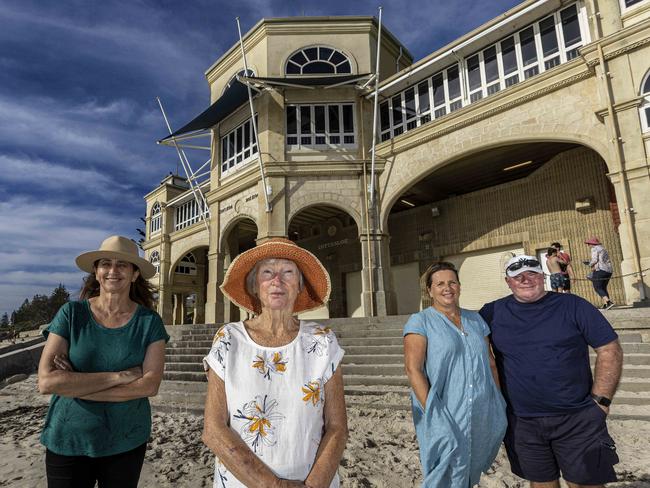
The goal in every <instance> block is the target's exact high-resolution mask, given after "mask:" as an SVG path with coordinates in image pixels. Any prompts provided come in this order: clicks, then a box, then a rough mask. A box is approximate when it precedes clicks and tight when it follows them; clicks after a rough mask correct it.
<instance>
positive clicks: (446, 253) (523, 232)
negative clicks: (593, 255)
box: [387, 142, 624, 312]
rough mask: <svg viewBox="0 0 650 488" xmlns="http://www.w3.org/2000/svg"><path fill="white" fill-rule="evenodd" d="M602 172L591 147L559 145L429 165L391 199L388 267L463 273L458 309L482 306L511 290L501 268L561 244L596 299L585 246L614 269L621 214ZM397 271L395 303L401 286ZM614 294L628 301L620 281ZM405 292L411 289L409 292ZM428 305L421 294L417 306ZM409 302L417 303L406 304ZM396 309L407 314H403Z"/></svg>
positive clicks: (578, 284)
mask: <svg viewBox="0 0 650 488" xmlns="http://www.w3.org/2000/svg"><path fill="white" fill-rule="evenodd" d="M606 175H607V168H606V165H605V163H604V161H603V160H602V158H601V157H600V156H599V155H598V154H597V153H596V152H595V151H593V150H591V149H589V148H586V147H584V146H580V145H577V144H568V143H561V142H543V143H522V144H514V145H508V146H501V147H496V148H490V149H487V150H485V151H481V152H477V153H474V154H472V155H470V156H466V157H464V158H463V159H461V160H456V161H453V162H450V163H448V164H446V165H444V166H442V167H439V168H438V169H436V170H434V171H432V172H431V173H430V174H429V175H427V176H425V177H424V178H423V179H421V180H420V181H418V182H416V183H415V184H413V185H412V186H411V187H410V188H408V189H406V190H405V191H404V192H402V194H401V195H400V196H399V197H398V198H396V199H395V202H394V204H393V206H392V208H391V212H390V214H389V216H388V219H387V220H388V221H387V224H388V225H387V227H388V231H389V233H390V235H391V265H392V267H393V268H394V267H396V266H408V267H410V268H409V274H408V277H407V279H408V280H409V282H412V281H413V280H415V279H416V278H415V275H416V270H417V274H418V276H421V274H422V273H423V272H424V270H425V269H426V267H427V266H428V265H429V264H431V262H434V261H438V260H446V261H451V262H453V263H454V264H455V265H456V266H457V267H458V269H459V271H460V279H461V283H462V287H463V288H462V294H461V305H462V306H463V307H465V308H469V309H478V308H480V306H482V305H483V304H484V303H486V302H488V301H491V300H494V299H497V298H500V297H501V296H504V295H507V294H508V293H509V290H508V288H507V287H506V285H505V283H504V280H503V264H504V263H505V260H507V259H508V258H509V256H511V255H512V253H515V254H522V253H526V254H533V255H537V256H538V257H540V259H544V258H545V254H546V249H547V248H548V247H549V245H550V244H551V243H552V242H555V241H559V242H560V243H561V244H562V245H563V246H564V249H565V250H566V251H568V252H569V253H570V254H571V256H572V258H573V263H572V264H573V268H574V271H575V274H576V278H579V279H578V280H575V281H574V287H573V291H574V292H575V293H577V294H579V295H581V296H583V297H584V298H586V299H588V300H590V301H592V302H593V303H594V304H597V303H598V300H597V297H596V295H595V293H594V292H593V290H592V287H591V283H590V282H589V281H588V280H586V274H587V273H588V272H589V269H588V267H587V266H585V265H583V264H582V263H581V262H582V261H584V260H588V259H589V248H588V246H586V245H585V244H584V243H583V242H584V240H585V239H586V238H587V237H589V236H591V235H597V236H598V237H599V238H600V239H601V241H603V242H604V243H605V245H606V246H607V248H608V249H609V251H610V255H611V257H612V260H613V262H614V265H615V274H619V275H620V266H619V264H620V262H621V260H622V252H621V246H620V240H619V236H618V225H619V219H618V211H617V207H616V201H615V197H614V192H613V188H612V185H611V183H610V182H609V180H608V178H607V176H606ZM393 274H394V286H395V290H396V293H397V295H398V304H399V303H400V302H401V301H403V297H402V296H401V294H402V293H403V292H402V290H404V289H405V286H404V283H403V282H402V281H400V280H399V278H398V277H396V276H395V272H393ZM610 292H611V296H612V297H615V298H614V300H616V301H618V303H624V296H623V287H622V283H621V281H620V280H613V281H612V282H611V284H610ZM409 293H411V292H409ZM428 304H429V302H428V299H427V297H426V296H423V300H422V306H427V305H428ZM410 306H411V307H412V308H414V307H415V304H411V305H410ZM400 312H408V311H407V310H401V311H400Z"/></svg>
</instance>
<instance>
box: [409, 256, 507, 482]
mask: <svg viewBox="0 0 650 488" xmlns="http://www.w3.org/2000/svg"><path fill="white" fill-rule="evenodd" d="M424 281H425V284H426V289H427V292H428V294H429V296H430V297H431V299H432V306H431V307H429V308H427V309H425V310H423V311H421V312H420V313H416V314H413V315H411V317H410V318H409V320H408V322H407V323H406V325H405V326H404V361H405V365H406V372H407V374H408V377H409V382H410V383H411V388H412V390H413V391H412V395H411V400H412V404H413V422H414V423H415V431H416V434H417V438H418V444H419V446H420V461H421V463H422V477H423V483H422V486H424V487H428V488H437V487H442V486H444V487H445V488H468V487H471V486H474V485H476V484H478V482H479V480H480V478H481V473H482V472H485V471H486V470H487V469H488V468H489V467H490V465H491V464H492V462H493V461H494V458H495V457H496V455H497V452H498V450H499V446H500V445H501V440H502V439H503V436H504V434H505V430H506V416H505V401H504V400H503V397H502V396H501V393H500V391H499V388H498V376H497V372H496V366H495V363H494V357H493V355H492V352H491V349H490V344H489V341H488V338H487V336H488V335H489V334H490V331H489V329H488V326H487V324H486V323H485V322H484V321H483V319H482V318H481V316H480V315H479V314H478V313H476V312H472V311H469V310H464V309H461V308H460V307H459V305H458V299H459V296H460V282H459V280H458V272H457V271H456V269H455V268H454V266H453V265H452V264H451V263H444V262H442V263H436V264H434V265H432V266H431V267H430V268H429V269H428V270H427V272H426V273H425V276H424Z"/></svg>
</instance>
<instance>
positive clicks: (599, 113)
mask: <svg viewBox="0 0 650 488" xmlns="http://www.w3.org/2000/svg"><path fill="white" fill-rule="evenodd" d="M644 99H645V98H644V97H634V98H631V99H629V100H625V101H624V102H619V103H617V104H615V105H613V106H612V107H613V108H614V112H616V113H618V112H624V111H626V110H630V109H632V110H635V111H636V110H638V109H639V106H640V105H641V104H642V103H643V101H644ZM594 113H595V114H596V117H598V119H599V120H601V121H602V120H604V119H605V117H607V116H608V115H609V110H607V109H606V108H601V109H599V110H596V112H594Z"/></svg>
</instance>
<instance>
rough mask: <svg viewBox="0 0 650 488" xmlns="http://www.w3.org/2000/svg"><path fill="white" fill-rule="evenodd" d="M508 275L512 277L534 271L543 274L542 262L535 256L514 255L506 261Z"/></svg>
mask: <svg viewBox="0 0 650 488" xmlns="http://www.w3.org/2000/svg"><path fill="white" fill-rule="evenodd" d="M505 271H506V275H507V276H510V277H511V278H513V277H515V276H517V275H519V274H521V273H524V272H526V271H532V272H533V273H539V274H543V273H544V270H543V269H542V264H541V263H540V262H539V259H537V258H536V257H535V256H527V255H522V256H513V257H511V258H510V259H509V260H508V262H507V263H506V269H505Z"/></svg>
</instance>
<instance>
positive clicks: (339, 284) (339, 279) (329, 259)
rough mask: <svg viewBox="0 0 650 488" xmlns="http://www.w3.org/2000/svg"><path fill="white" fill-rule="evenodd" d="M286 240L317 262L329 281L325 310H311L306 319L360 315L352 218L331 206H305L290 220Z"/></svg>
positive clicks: (356, 237) (358, 253)
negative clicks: (312, 256)
mask: <svg viewBox="0 0 650 488" xmlns="http://www.w3.org/2000/svg"><path fill="white" fill-rule="evenodd" d="M289 238H290V239H291V240H292V241H295V242H296V244H298V245H299V246H300V247H303V248H305V249H307V250H308V251H310V252H311V253H313V254H314V255H315V256H316V257H317V258H318V259H320V261H321V262H322V263H323V265H324V266H325V268H326V269H327V271H328V273H329V275H330V279H331V280H332V293H331V295H330V302H329V304H328V307H327V309H321V310H318V311H315V312H314V313H312V314H309V316H310V317H312V318H325V317H327V316H329V317H353V316H359V315H363V310H362V308H361V307H362V305H361V291H362V290H361V269H362V262H361V260H362V257H361V246H360V242H359V229H358V227H357V223H356V222H355V220H354V218H353V217H351V216H350V215H349V214H348V213H347V212H345V211H343V210H341V209H339V208H337V207H334V206H332V205H313V206H310V207H306V208H304V209H302V210H301V211H300V212H298V213H297V214H296V215H294V216H293V217H292V219H291V221H290V223H289Z"/></svg>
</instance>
